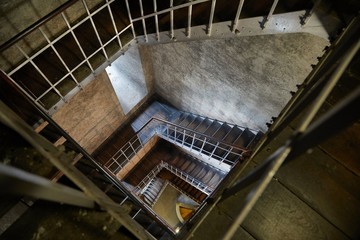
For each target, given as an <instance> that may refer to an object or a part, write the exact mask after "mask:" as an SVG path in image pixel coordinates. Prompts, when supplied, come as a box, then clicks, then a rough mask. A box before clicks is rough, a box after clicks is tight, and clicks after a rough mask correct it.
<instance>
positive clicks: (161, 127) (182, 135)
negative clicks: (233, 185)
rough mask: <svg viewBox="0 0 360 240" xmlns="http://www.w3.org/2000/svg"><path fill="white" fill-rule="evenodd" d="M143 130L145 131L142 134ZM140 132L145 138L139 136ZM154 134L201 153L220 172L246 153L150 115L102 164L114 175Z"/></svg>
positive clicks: (204, 159) (239, 159) (244, 150)
mask: <svg viewBox="0 0 360 240" xmlns="http://www.w3.org/2000/svg"><path fill="white" fill-rule="evenodd" d="M144 132H145V133H146V134H143V133H144ZM144 135H145V136H146V138H142V136H144ZM155 135H157V136H159V137H161V138H163V139H165V140H167V141H169V142H172V143H174V144H176V145H178V146H181V147H185V149H186V148H187V149H188V150H189V151H193V152H196V153H198V154H199V155H202V156H203V158H202V160H203V161H206V163H207V164H210V165H211V166H213V167H215V168H218V170H220V171H222V172H227V171H229V170H230V169H231V168H232V167H233V166H235V164H237V163H238V162H239V161H241V160H242V159H243V154H244V153H248V149H246V148H241V147H238V146H235V145H231V144H228V143H225V142H222V141H219V140H217V139H216V138H213V137H209V136H207V135H206V134H204V133H200V132H197V131H195V130H192V129H188V128H185V127H181V126H178V125H177V124H174V123H172V122H169V121H166V120H164V119H160V118H156V117H153V118H151V119H149V120H148V122H147V123H146V124H144V126H143V127H142V128H141V129H139V131H138V132H137V133H136V135H135V136H134V137H133V138H131V139H130V140H129V141H128V142H127V143H126V144H125V145H124V146H123V147H121V148H120V149H119V150H117V151H116V152H115V154H114V155H113V156H112V157H111V158H110V159H109V160H108V161H107V162H106V163H105V164H104V167H105V168H106V169H107V170H108V171H110V172H111V173H112V174H114V175H116V174H117V173H118V172H119V171H120V170H121V169H123V168H124V167H125V166H126V165H127V164H128V163H129V162H130V161H131V159H132V158H133V157H134V156H136V154H137V153H138V152H139V150H140V149H142V148H143V147H144V145H145V144H146V143H147V142H148V141H149V140H150V139H151V138H152V137H153V136H155ZM209 149H210V150H209ZM217 152H221V154H220V155H219V154H217ZM204 156H205V157H204ZM209 161H210V162H209ZM221 166H226V167H227V168H226V170H224V168H221Z"/></svg>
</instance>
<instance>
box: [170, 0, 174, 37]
mask: <svg viewBox="0 0 360 240" xmlns="http://www.w3.org/2000/svg"><path fill="white" fill-rule="evenodd" d="M172 7H174V0H170V8H172ZM170 38H171V39H173V38H174V10H171V11H170Z"/></svg>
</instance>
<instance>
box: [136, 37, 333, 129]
mask: <svg viewBox="0 0 360 240" xmlns="http://www.w3.org/2000/svg"><path fill="white" fill-rule="evenodd" d="M326 44H328V43H327V41H325V40H324V39H321V38H319V37H316V36H313V35H310V34H304V33H296V34H284V35H264V36H252V37H239V38H231V39H214V40H204V41H193V42H178V43H170V44H163V45H153V46H143V47H142V48H140V50H142V49H143V48H147V54H149V55H150V59H152V65H153V72H154V79H155V92H157V93H158V94H160V95H161V96H162V97H164V98H165V99H166V100H168V101H169V102H170V103H172V104H173V105H174V106H176V107H178V108H179V109H182V110H185V111H189V112H194V113H197V114H201V115H205V116H208V117H212V118H215V119H220V120H223V121H227V122H231V123H235V124H238V125H241V126H247V127H250V128H255V129H261V130H263V131H265V130H266V129H267V127H266V125H265V123H266V122H268V121H270V119H271V117H272V116H277V115H278V114H279V112H280V111H281V110H282V108H283V107H284V106H285V104H286V103H287V101H288V100H289V99H290V97H291V95H290V93H289V92H290V91H295V90H296V84H299V83H302V82H303V81H304V79H305V78H306V76H307V75H308V73H309V72H310V71H311V66H310V64H312V63H316V62H317V59H316V57H318V56H321V55H322V50H323V48H324V46H325V45H326Z"/></svg>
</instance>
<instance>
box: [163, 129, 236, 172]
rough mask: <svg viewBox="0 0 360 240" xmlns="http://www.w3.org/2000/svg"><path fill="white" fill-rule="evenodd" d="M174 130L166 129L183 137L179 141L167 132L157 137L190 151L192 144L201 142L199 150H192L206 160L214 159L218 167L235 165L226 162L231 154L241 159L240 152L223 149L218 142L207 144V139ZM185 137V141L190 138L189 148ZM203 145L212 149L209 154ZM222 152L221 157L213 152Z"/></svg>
mask: <svg viewBox="0 0 360 240" xmlns="http://www.w3.org/2000/svg"><path fill="white" fill-rule="evenodd" d="M176 128H177V127H174V129H171V128H170V127H167V130H169V129H170V130H172V131H174V134H177V133H178V134H179V135H183V137H182V139H180V138H178V137H177V136H176V135H175V136H171V135H170V134H169V133H168V131H167V133H163V132H162V133H160V134H159V135H160V137H162V138H164V139H166V140H168V141H172V142H173V143H175V144H177V145H179V144H181V147H184V146H186V147H189V148H190V149H194V142H195V141H201V142H202V147H201V148H200V149H194V150H195V151H197V152H199V153H201V154H204V155H206V156H207V157H208V159H216V160H218V161H219V165H220V164H222V163H226V164H228V165H230V166H233V165H234V164H236V162H231V161H228V160H227V159H226V158H227V156H228V155H229V154H230V153H231V154H234V155H237V156H238V157H239V158H241V157H243V152H240V153H237V152H234V151H233V150H234V149H233V148H232V147H229V148H224V147H222V146H219V145H220V144H219V142H215V143H212V142H209V141H208V139H207V138H206V137H205V138H204V139H202V138H197V137H195V136H194V135H195V134H193V135H192V134H188V133H186V131H185V130H184V131H181V130H180V131H178V132H176ZM185 135H186V136H187V137H186V139H187V138H192V139H193V140H192V144H190V146H189V144H186V141H185V140H186V139H185ZM205 145H207V146H208V145H211V146H212V147H214V149H213V150H212V151H211V152H209V151H207V150H205V149H204V147H205ZM219 149H220V150H223V151H225V152H226V154H225V155H223V156H219V155H217V154H215V152H216V150H219Z"/></svg>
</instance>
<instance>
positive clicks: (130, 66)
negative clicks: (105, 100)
mask: <svg viewBox="0 0 360 240" xmlns="http://www.w3.org/2000/svg"><path fill="white" fill-rule="evenodd" d="M106 72H107V73H108V75H109V79H110V82H111V84H112V85H113V88H114V90H115V93H116V95H117V97H118V99H119V101H120V104H121V107H122V109H123V111H124V113H125V114H127V113H128V112H130V110H131V109H132V108H133V107H135V106H136V104H137V103H138V102H140V101H141V100H142V99H143V98H144V97H145V96H146V95H147V93H148V90H147V86H146V81H145V76H144V72H143V68H142V65H141V59H140V54H139V49H138V47H137V46H133V47H130V48H129V50H128V51H127V52H126V53H125V55H123V56H120V57H119V58H118V59H116V60H115V61H114V62H113V63H112V64H111V66H109V67H107V68H106Z"/></svg>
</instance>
